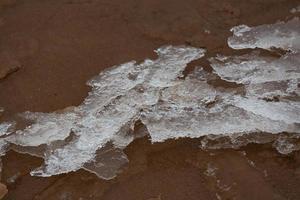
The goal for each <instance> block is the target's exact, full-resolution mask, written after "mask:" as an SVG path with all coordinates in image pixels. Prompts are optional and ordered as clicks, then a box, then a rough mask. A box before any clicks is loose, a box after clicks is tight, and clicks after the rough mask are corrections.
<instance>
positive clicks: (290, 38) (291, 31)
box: [228, 18, 300, 51]
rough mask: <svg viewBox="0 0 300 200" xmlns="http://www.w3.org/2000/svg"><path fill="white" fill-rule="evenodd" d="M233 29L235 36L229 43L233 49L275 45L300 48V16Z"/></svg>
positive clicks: (294, 49) (286, 48) (292, 49)
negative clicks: (283, 20) (286, 20)
mask: <svg viewBox="0 0 300 200" xmlns="http://www.w3.org/2000/svg"><path fill="white" fill-rule="evenodd" d="M231 30H232V32H233V36H232V37H230V38H229V39H228V45H229V46H230V47H231V48H233V49H246V48H251V49H254V48H262V49H270V48H272V47H275V48H281V49H285V50H291V51H298V50H300V21H299V18H294V19H292V20H290V21H288V22H278V23H276V24H270V25H261V26H257V27H249V26H246V25H240V26H236V27H234V28H232V29H231Z"/></svg>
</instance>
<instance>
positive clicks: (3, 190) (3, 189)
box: [0, 183, 8, 199]
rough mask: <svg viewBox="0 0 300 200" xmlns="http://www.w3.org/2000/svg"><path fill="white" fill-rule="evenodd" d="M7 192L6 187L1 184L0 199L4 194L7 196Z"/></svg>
mask: <svg viewBox="0 0 300 200" xmlns="http://www.w3.org/2000/svg"><path fill="white" fill-rule="evenodd" d="M7 192H8V190H7V187H6V185H4V184H3V183H0V199H2V198H3V197H4V196H5V195H6V194H7Z"/></svg>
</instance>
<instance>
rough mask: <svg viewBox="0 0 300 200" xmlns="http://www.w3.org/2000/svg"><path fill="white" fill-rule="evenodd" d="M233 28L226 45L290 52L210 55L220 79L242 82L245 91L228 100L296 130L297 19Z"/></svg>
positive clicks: (298, 109)
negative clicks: (273, 55) (276, 54)
mask: <svg viewBox="0 0 300 200" xmlns="http://www.w3.org/2000/svg"><path fill="white" fill-rule="evenodd" d="M233 32H234V35H233V36H232V37H230V38H229V40H228V45H229V46H230V47H232V48H234V49H246V48H253V49H254V48H264V49H267V50H270V48H271V47H277V48H282V49H285V50H290V51H291V52H287V53H286V54H285V55H282V56H281V57H279V58H278V57H266V56H260V55H259V54H258V53H257V52H253V53H250V54H245V55H242V56H228V57H226V56H217V57H216V58H212V59H210V62H211V66H212V68H213V69H214V72H215V73H216V74H217V75H218V76H220V78H221V79H223V80H226V81H229V82H235V83H238V84H243V85H244V88H245V95H244V96H243V97H242V96H234V98H233V101H232V104H233V105H234V106H236V107H239V108H241V109H243V110H245V111H248V112H250V113H252V114H254V115H256V116H260V117H262V118H264V119H269V120H273V121H276V122H281V123H283V124H286V125H288V126H289V128H291V127H292V129H290V131H287V132H294V133H299V131H300V127H299V123H300V102H299V80H300V53H299V52H298V50H299V44H300V21H299V19H298V18H295V19H293V20H291V21H288V22H286V23H284V22H280V23H276V24H271V25H261V26H258V27H253V28H250V27H247V26H245V25H242V26H238V27H235V28H233ZM274 126H275V123H274ZM293 129H294V131H292V130H293ZM281 149H282V147H281ZM281 152H283V150H281Z"/></svg>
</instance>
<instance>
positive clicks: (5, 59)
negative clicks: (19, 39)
mask: <svg viewBox="0 0 300 200" xmlns="http://www.w3.org/2000/svg"><path fill="white" fill-rule="evenodd" d="M20 67H21V64H20V63H19V62H18V61H17V60H15V59H13V58H11V56H9V55H8V54H6V53H0V80H1V79H3V78H5V77H7V76H8V75H9V74H11V73H14V72H16V71H18V70H19V69H20Z"/></svg>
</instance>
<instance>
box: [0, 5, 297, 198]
mask: <svg viewBox="0 0 300 200" xmlns="http://www.w3.org/2000/svg"><path fill="white" fill-rule="evenodd" d="M298 3H299V1H298V0H247V1H244V0H223V1H213V0H185V1H177V0H176V1H175V0H127V1H126V2H125V1H124V0H60V1H58V0H57V1H55V0H23V1H22V0H0V106H2V107H4V108H5V112H4V115H3V116H2V118H1V120H7V119H11V118H13V117H14V116H15V115H16V114H17V113H20V112H23V111H27V110H30V111H41V112H50V111H54V110H57V109H62V108H65V107H68V106H73V105H78V104H80V103H81V102H82V100H83V99H84V98H85V97H86V96H87V92H88V91H89V88H88V87H87V86H86V85H85V82H86V81H87V80H88V79H90V78H91V77H92V76H94V75H96V74H98V73H99V72H100V71H101V70H103V69H105V68H107V67H110V66H113V65H117V64H120V63H124V62H127V61H130V60H138V61H140V60H144V59H145V58H147V57H154V56H155V54H154V53H153V50H154V49H156V48H157V47H159V46H161V45H166V44H186V45H192V46H195V47H204V48H206V49H207V50H208V55H207V57H209V56H213V55H215V54H216V53H223V54H227V53H231V54H232V53H234V51H233V50H230V49H229V48H228V47H227V42H226V40H227V37H228V36H230V35H231V33H230V31H229V30H230V28H231V27H233V26H235V25H239V24H247V25H260V24H266V23H274V22H276V21H277V20H285V19H290V18H291V17H293V16H296V15H297V14H291V13H290V9H291V8H294V7H296V6H297V5H298ZM207 57H206V58H207ZM206 58H204V59H201V60H199V61H197V62H194V63H192V64H191V65H190V66H189V68H192V66H193V65H196V64H201V65H203V66H204V67H209V66H208V64H207V61H206V60H205V59H206ZM126 153H127V154H128V156H129V159H130V163H129V166H127V168H126V169H124V171H123V172H122V173H121V174H120V175H119V176H118V177H117V178H116V179H113V180H111V181H104V180H100V179H98V178H97V177H96V176H94V175H92V174H89V173H87V172H85V171H79V172H75V173H70V174H67V175H61V176H55V177H50V178H37V177H31V176H30V175H29V171H30V169H33V168H35V167H37V166H39V165H40V164H41V162H42V161H41V160H40V159H38V158H34V157H31V156H28V155H21V154H17V153H15V152H12V151H11V152H9V153H8V154H7V155H6V156H5V157H4V158H3V172H2V179H1V182H3V183H5V184H6V185H7V186H8V190H9V193H8V194H7V195H6V197H5V199H17V200H21V199H22V200H23V199H24V200H25V199H105V200H106V199H114V200H117V199H121V200H126V199H130V200H135V199H136V200H165V199H170V200H175V199H187V200H193V199H197V200H199V199H205V200H206V199H218V198H222V199H299V198H300V189H299V185H300V168H299V166H300V165H299V164H300V152H295V153H293V154H292V155H289V156H282V155H280V154H278V153H277V152H276V151H275V150H274V149H273V148H272V147H271V146H270V145H248V146H247V147H244V148H243V149H240V150H218V151H202V150H201V149H199V141H198V140H189V139H182V140H177V141H168V142H166V143H163V144H155V145H151V144H150V143H149V141H148V139H147V138H142V139H139V140H137V141H135V142H133V143H132V144H131V145H130V146H129V147H127V148H126ZM208 169H214V170H208Z"/></svg>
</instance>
